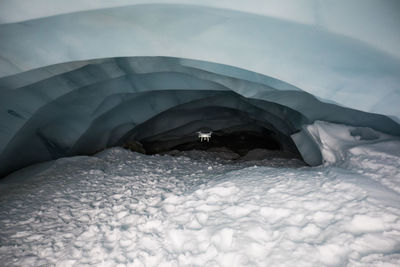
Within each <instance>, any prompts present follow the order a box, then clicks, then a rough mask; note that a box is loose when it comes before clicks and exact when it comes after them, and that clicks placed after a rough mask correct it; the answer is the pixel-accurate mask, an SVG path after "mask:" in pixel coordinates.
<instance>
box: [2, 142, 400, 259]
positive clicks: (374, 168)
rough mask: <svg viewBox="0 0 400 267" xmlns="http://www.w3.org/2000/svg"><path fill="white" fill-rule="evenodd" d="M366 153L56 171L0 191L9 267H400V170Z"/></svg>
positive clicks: (124, 163)
mask: <svg viewBox="0 0 400 267" xmlns="http://www.w3.org/2000/svg"><path fill="white" fill-rule="evenodd" d="M368 149H369V150H368V151H369V153H370V154H371V157H369V158H368V157H367V156H365V154H363V153H361V152H360V151H361V150H360V149H358V150H356V151H355V152H354V153H353V154H352V155H353V156H352V159H354V164H353V163H352V162H353V161H352V160H349V161H348V162H347V163H346V164H347V165H346V167H333V166H325V167H317V168H309V167H304V166H302V164H301V163H300V162H299V161H297V160H290V161H289V162H287V160H283V159H274V160H264V161H262V162H258V163H257V166H255V164H256V162H241V163H236V164H226V161H223V160H218V159H216V158H214V157H213V156H211V155H210V157H211V158H207V157H206V155H205V154H204V152H202V153H200V152H191V153H187V154H186V156H185V155H184V156H179V157H172V156H167V155H166V156H146V155H141V154H137V153H133V152H129V151H127V150H123V149H119V148H113V149H108V150H106V151H103V152H101V153H99V154H97V155H95V156H92V157H73V158H64V159H59V160H57V161H55V162H53V163H47V164H45V165H42V167H41V168H39V169H36V170H32V169H31V170H28V171H26V172H25V174H24V173H20V174H19V179H10V180H12V182H11V181H7V180H6V181H5V182H3V183H2V184H0V186H1V190H0V193H1V196H0V205H1V209H0V245H1V246H0V258H1V262H2V264H5V265H6V266H13V265H17V266H40V265H56V266H74V265H75V266H85V265H96V266H125V265H126V266H188V265H190V266H336V265H337V266H343V265H347V266H365V265H368V264H371V265H374V266H375V265H379V264H381V263H386V265H385V266H400V253H399V249H400V219H399V215H400V195H399V190H397V191H396V190H392V189H390V188H389V186H392V188H397V189H398V188H400V187H399V186H398V185H399V184H400V176H399V165H400V164H399V162H400V161H399V158H398V157H396V156H395V155H389V154H385V153H384V152H379V149H375V150H374V147H373V146H372V147H369V148H368ZM373 151H375V154H374V153H372V152H373ZM357 157H362V158H359V159H358V160H357ZM396 164H397V165H396ZM26 173H30V174H29V175H27V174H26ZM32 173H36V174H35V175H34V176H33V177H30V178H29V179H25V178H24V176H26V177H28V176H32ZM14 178H15V177H14ZM382 181H383V182H382ZM388 181H389V182H388ZM396 185H397V186H396Z"/></svg>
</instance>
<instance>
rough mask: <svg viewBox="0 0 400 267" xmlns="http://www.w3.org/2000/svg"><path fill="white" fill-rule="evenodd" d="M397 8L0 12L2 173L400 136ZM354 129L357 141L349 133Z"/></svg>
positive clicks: (213, 4) (375, 1) (103, 6)
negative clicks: (256, 132) (194, 136)
mask: <svg viewBox="0 0 400 267" xmlns="http://www.w3.org/2000/svg"><path fill="white" fill-rule="evenodd" d="M399 11H400V2H399V1H396V0H393V1H389V0H385V1H382V0H366V1H363V0H353V1H346V2H344V1H340V2H339V1H311V0H310V1H308V0H303V1H285V3H282V2H281V1H261V0H260V1H257V0H253V1H189V0H188V1H170V0H165V1H161V0H159V1H122V0H119V1H82V0H80V1H54V0H36V1H30V0H3V1H1V3H0V23H1V24H0V108H1V111H0V163H1V164H0V176H1V175H5V174H7V173H9V172H11V171H13V170H16V169H19V168H21V167H24V166H27V165H29V164H32V163H35V162H40V161H45V160H50V159H54V158H59V157H62V156H69V155H76V154H90V153H94V152H96V151H99V150H101V149H104V148H105V147H109V146H113V145H118V144H121V142H123V141H124V140H125V139H127V138H128V139H129V138H133V139H135V138H136V139H145V138H155V137H157V138H158V139H160V140H168V139H171V138H173V139H174V140H176V139H179V138H183V137H185V136H187V135H189V134H191V133H193V132H194V131H196V130H198V129H200V128H205V127H206V128H208V129H212V130H220V129H227V128H232V127H233V128H235V127H236V128H242V129H243V128H244V129H246V127H250V128H251V127H253V128H254V127H259V128H262V129H267V130H268V131H271V132H272V133H273V135H274V138H275V139H276V140H278V141H279V142H280V143H281V146H282V147H281V148H282V149H283V150H288V151H294V150H297V149H298V150H299V151H300V153H301V154H302V156H303V158H304V159H305V161H306V162H307V163H309V164H310V165H318V164H320V163H321V162H322V158H321V154H320V153H319V151H318V147H317V146H316V145H315V143H314V142H313V140H312V137H311V136H310V135H309V134H308V133H307V131H306V130H305V128H304V126H305V125H308V124H310V123H313V122H314V121H316V120H322V121H328V122H335V123H342V124H347V125H353V126H360V127H371V128H374V129H376V130H378V131H382V132H384V133H388V134H392V135H397V136H400V125H399V124H398V122H399V121H400V120H399V118H400V108H399V103H400V47H399V46H398V44H399V43H400V32H399V30H398V29H399V28H400V15H399V14H400V12H399ZM361 132H362V131H361Z"/></svg>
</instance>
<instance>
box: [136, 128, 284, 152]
mask: <svg viewBox="0 0 400 267" xmlns="http://www.w3.org/2000/svg"><path fill="white" fill-rule="evenodd" d="M183 138H184V139H185V140H184V141H183V142H184V143H181V144H178V145H174V140H169V141H164V142H162V141H147V142H146V141H143V143H142V145H143V147H144V149H145V151H146V153H148V154H158V153H164V152H168V151H171V150H179V151H188V150H203V151H213V150H215V149H217V148H225V149H228V150H230V151H232V152H234V153H236V154H238V155H240V156H245V155H246V154H247V153H248V152H249V151H251V150H254V149H267V150H280V149H281V145H280V143H279V141H277V140H276V139H275V138H273V133H272V132H270V131H268V130H266V129H264V130H263V131H254V130H240V129H238V130H236V131H224V130H218V131H215V132H213V134H212V137H211V139H210V141H209V142H207V141H202V142H201V141H200V139H199V138H197V137H195V136H186V137H183ZM181 142H182V140H181Z"/></svg>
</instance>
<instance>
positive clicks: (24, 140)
mask: <svg viewBox="0 0 400 267" xmlns="http://www.w3.org/2000/svg"><path fill="white" fill-rule="evenodd" d="M0 86H1V88H2V90H1V91H0V96H1V97H0V103H1V105H0V107H1V109H2V113H1V114H0V124H1V126H2V128H1V129H0V136H1V141H0V161H1V162H2V163H3V164H2V165H0V173H2V174H3V175H4V174H6V173H9V172H10V171H12V170H16V169H18V168H21V167H24V166H26V165H29V164H32V163H35V162H40V161H45V160H51V159H55V158H59V157H63V156H71V155H76V154H91V153H95V152H97V151H99V150H102V149H104V148H106V147H111V146H116V145H121V144H122V143H123V142H124V140H126V139H137V140H142V139H153V140H154V139H156V138H158V139H159V140H168V138H170V139H171V138H172V139H175V140H177V139H180V138H181V139H182V140H183V139H184V138H186V137H187V136H190V135H193V133H195V132H196V131H198V130H199V129H201V128H204V127H207V128H208V129H209V130H220V129H224V128H229V127H233V126H235V127H239V126H241V125H243V127H245V126H244V125H248V124H253V125H257V126H259V127H262V128H264V129H267V130H269V131H271V132H273V133H274V134H275V139H277V140H278V141H279V142H280V143H281V148H282V149H283V150H286V151H292V152H297V150H298V148H300V149H299V151H300V153H301V154H302V156H303V158H304V159H306V162H307V163H309V164H311V165H318V164H320V163H322V156H321V154H319V153H318V152H315V151H316V150H315V149H314V150H313V151H314V152H313V153H308V152H307V151H306V150H304V149H303V148H304V147H308V148H309V150H310V149H311V147H313V146H312V142H313V141H308V139H307V138H294V139H293V140H292V137H293V136H294V135H299V134H300V133H299V132H300V131H302V129H303V127H305V126H306V125H308V124H310V123H313V122H314V121H316V120H323V121H330V122H336V123H337V122H340V123H343V124H347V125H354V126H362V127H370V128H373V129H376V130H379V131H382V132H386V133H388V134H391V135H400V125H399V124H397V123H396V122H395V121H393V120H391V119H390V118H388V117H386V116H383V115H379V114H372V113H367V112H362V111H357V110H354V109H349V108H345V107H341V106H339V105H336V104H333V103H326V102H323V101H321V100H318V99H317V98H315V97H314V96H312V95H310V94H309V93H307V92H304V91H302V90H301V89H299V88H296V87H295V86H293V85H290V84H288V83H286V82H284V81H280V80H277V79H274V78H272V77H269V76H265V75H261V74H257V73H253V72H249V71H246V70H242V69H238V68H234V67H231V66H225V65H220V64H216V63H210V62H199V61H195V60H188V59H178V58H167V57H133V58H115V59H102V60H92V61H86V62H73V63H64V64H61V65H54V66H49V67H45V68H42V69H37V70H33V71H28V72H23V73H21V74H16V75H13V76H9V77H5V78H2V79H0ZM314 146H315V145H314ZM317 149H318V146H317ZM312 155H314V157H315V159H314V160H307V158H309V157H312Z"/></svg>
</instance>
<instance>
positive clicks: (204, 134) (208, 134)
mask: <svg viewBox="0 0 400 267" xmlns="http://www.w3.org/2000/svg"><path fill="white" fill-rule="evenodd" d="M197 134H198V136H199V138H200V142H203V141H207V142H210V138H211V134H212V131H210V132H197Z"/></svg>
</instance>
